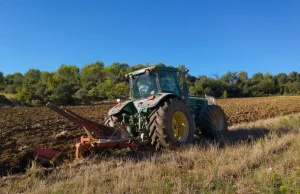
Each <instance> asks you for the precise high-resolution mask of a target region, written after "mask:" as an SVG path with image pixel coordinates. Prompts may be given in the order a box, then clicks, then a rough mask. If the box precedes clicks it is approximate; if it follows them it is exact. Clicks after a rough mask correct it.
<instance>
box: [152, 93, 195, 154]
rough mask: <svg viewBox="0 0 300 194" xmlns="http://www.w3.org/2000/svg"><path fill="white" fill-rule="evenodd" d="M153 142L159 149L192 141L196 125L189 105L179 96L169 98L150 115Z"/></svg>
mask: <svg viewBox="0 0 300 194" xmlns="http://www.w3.org/2000/svg"><path fill="white" fill-rule="evenodd" d="M148 126H149V129H150V133H149V136H150V138H151V144H152V145H154V146H155V147H156V149H159V148H160V147H163V148H170V147H174V146H180V145H182V144H184V143H192V142H193V137H194V132H195V127H194V123H193V120H192V117H191V115H190V113H189V109H188V107H187V106H186V105H185V104H184V102H183V101H182V100H180V99H178V98H175V97H173V98H167V99H165V100H164V101H162V102H161V103H160V105H159V106H158V107H157V108H156V109H155V110H153V112H152V113H151V114H150V116H149V125H148Z"/></svg>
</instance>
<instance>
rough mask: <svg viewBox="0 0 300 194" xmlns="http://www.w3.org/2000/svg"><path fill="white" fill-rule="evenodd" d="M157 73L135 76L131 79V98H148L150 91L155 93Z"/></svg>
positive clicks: (156, 90)
mask: <svg viewBox="0 0 300 194" xmlns="http://www.w3.org/2000/svg"><path fill="white" fill-rule="evenodd" d="M156 78H157V75H156V73H153V74H150V75H140V76H135V77H134V78H132V79H131V94H132V95H131V96H132V98H133V99H140V98H148V97H149V96H151V92H152V91H153V93H154V94H157V92H158V89H157V82H156Z"/></svg>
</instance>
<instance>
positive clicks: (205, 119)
mask: <svg viewBox="0 0 300 194" xmlns="http://www.w3.org/2000/svg"><path fill="white" fill-rule="evenodd" d="M196 125H197V127H199V128H200V131H201V134H202V135H203V136H204V137H205V138H211V139H216V140H222V139H223V136H224V133H226V132H227V131H228V128H227V119H226V116H225V113H224V111H223V110H222V108H221V107H220V106H217V105H208V106H206V107H205V108H204V110H202V113H201V114H199V115H197V116H196Z"/></svg>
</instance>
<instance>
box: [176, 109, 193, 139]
mask: <svg viewBox="0 0 300 194" xmlns="http://www.w3.org/2000/svg"><path fill="white" fill-rule="evenodd" d="M172 131H173V136H174V137H175V138H176V139H177V140H179V141H180V142H185V141H186V140H187V138H188V135H189V122H188V120H187V118H186V116H185V115H184V114H183V113H182V112H180V111H177V112H175V113H174V115H173V118H172Z"/></svg>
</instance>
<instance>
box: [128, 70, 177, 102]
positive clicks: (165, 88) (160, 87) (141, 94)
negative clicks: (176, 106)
mask: <svg viewBox="0 0 300 194" xmlns="http://www.w3.org/2000/svg"><path fill="white" fill-rule="evenodd" d="M128 76H129V78H130V97H131V99H132V100H138V99H144V98H148V97H149V96H151V95H157V94H160V93H172V94H175V95H177V96H181V91H180V85H179V79H178V69H176V68H173V67H164V66H154V67H149V68H144V69H141V70H138V71H135V72H132V73H130V74H129V75H128Z"/></svg>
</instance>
